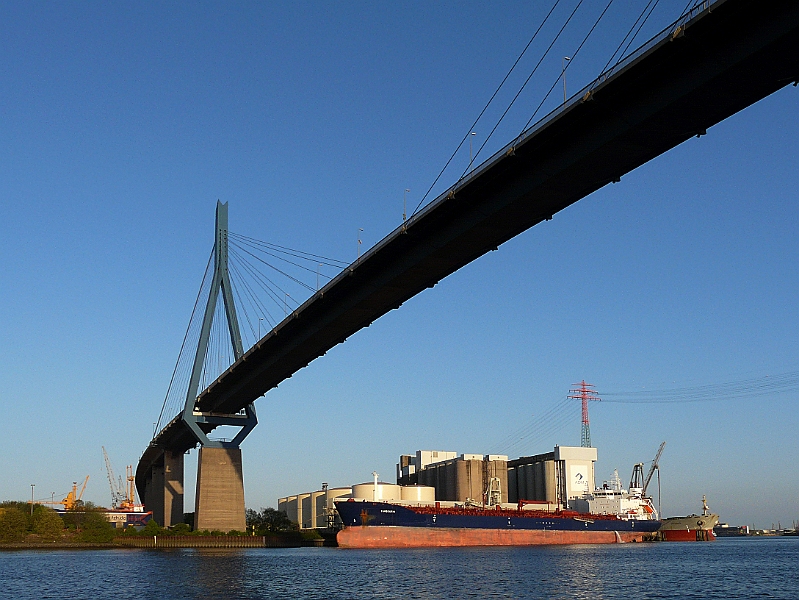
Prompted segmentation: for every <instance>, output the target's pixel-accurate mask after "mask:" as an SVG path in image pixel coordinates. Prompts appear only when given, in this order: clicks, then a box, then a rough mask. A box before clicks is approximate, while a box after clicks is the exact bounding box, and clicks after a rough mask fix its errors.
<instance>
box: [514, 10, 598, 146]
mask: <svg viewBox="0 0 799 600" xmlns="http://www.w3.org/2000/svg"><path fill="white" fill-rule="evenodd" d="M611 4H613V0H609V1H608V3H607V5H606V6H605V9H604V10H603V11H602V14H600V15H599V17H598V18H597V20H596V21H594V24H593V25H592V26H591V29H590V30H589V31H588V33H587V34H585V37H584V38H583V41H582V42H580V45H579V46H577V49H576V50H575V51H574V52H572V54H571V59H570V60H569V62H567V63H566V65H565V66H564V67H563V72H562V73H561V74H560V75H559V76H558V77H557V79H555V81H554V82H553V83H552V86H551V87H550V88H549V91H548V92H547V93H546V95H545V96H544V98H543V99H542V100H541V102H540V103H539V105H538V106H537V107H536V109H535V111H534V112H533V114H532V116H530V118H529V119H528V120H527V123H525V124H524V127H522V130H521V132H520V133H519V135H518V136H517V137H516V140H515V141H514V142H513V146H515V145H516V144H518V143H519V142H520V141H521V139H522V137H523V136H524V133H525V132H526V131H527V130H528V128H529V127H530V123H532V122H533V119H535V116H536V115H537V114H538V113H539V111H540V110H541V107H542V106H544V103H545V102H546V101H547V100H548V99H549V97H550V96H551V95H552V91H553V90H554V89H555V86H557V85H558V83H559V82H560V79H561V77H564V76H565V74H566V71H568V69H569V67H570V66H571V65H572V63H573V62H574V59H575V58H577V55H578V54H579V53H580V50H582V48H583V46H584V45H585V43H586V42H587V41H588V38H590V37H591V34H592V33H594V30H595V29H596V28H597V26H598V25H599V22H600V21H601V20H602V17H604V16H605V13H606V12H608V9H609V8H610V5H611ZM564 105H565V103H564Z"/></svg>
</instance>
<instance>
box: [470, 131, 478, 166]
mask: <svg viewBox="0 0 799 600" xmlns="http://www.w3.org/2000/svg"><path fill="white" fill-rule="evenodd" d="M476 135H477V134H476V133H475V132H474V131H472V132H471V133H470V134H469V171H471V170H472V160H473V159H472V138H473V137H474V136H476Z"/></svg>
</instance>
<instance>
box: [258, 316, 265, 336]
mask: <svg viewBox="0 0 799 600" xmlns="http://www.w3.org/2000/svg"><path fill="white" fill-rule="evenodd" d="M263 320H264V318H263V317H258V341H261V321H263Z"/></svg>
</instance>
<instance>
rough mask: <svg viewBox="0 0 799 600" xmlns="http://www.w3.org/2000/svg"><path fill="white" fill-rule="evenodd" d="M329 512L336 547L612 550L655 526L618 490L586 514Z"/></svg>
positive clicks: (345, 507)
mask: <svg viewBox="0 0 799 600" xmlns="http://www.w3.org/2000/svg"><path fill="white" fill-rule="evenodd" d="M489 498H490V495H489ZM335 505H336V509H337V510H338V513H339V516H340V517H341V520H342V523H343V525H344V528H343V529H342V530H341V531H339V532H338V535H337V542H338V545H339V546H340V547H342V548H413V547H444V546H529V545H542V544H613V543H624V542H641V541H644V540H645V539H650V538H651V537H652V535H653V534H654V533H655V532H656V531H657V530H658V529H659V527H660V521H659V520H658V517H657V512H656V511H655V509H654V507H653V506H652V504H651V501H650V500H649V499H648V498H644V497H643V496H642V495H640V494H635V493H633V494H630V493H628V492H627V491H625V490H622V489H621V487H620V486H619V487H605V488H602V489H598V490H595V492H594V494H592V495H591V497H590V498H589V499H588V506H589V512H578V511H575V510H569V509H565V508H562V507H560V506H557V505H551V504H547V503H542V502H530V501H526V500H522V501H520V502H518V503H517V504H508V503H496V504H493V505H491V504H489V505H485V506H475V505H470V504H469V503H457V502H443V501H441V502H433V503H417V502H403V501H370V500H363V499H355V498H350V499H348V500H337V501H335Z"/></svg>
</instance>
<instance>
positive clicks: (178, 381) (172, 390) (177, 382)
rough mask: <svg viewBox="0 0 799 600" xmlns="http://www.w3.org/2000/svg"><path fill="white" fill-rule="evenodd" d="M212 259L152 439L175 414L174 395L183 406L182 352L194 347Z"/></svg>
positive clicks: (209, 258)
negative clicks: (178, 397)
mask: <svg viewBox="0 0 799 600" xmlns="http://www.w3.org/2000/svg"><path fill="white" fill-rule="evenodd" d="M213 258H214V253H213V251H211V254H210V256H209V257H208V263H207V264H206V266H205V272H204V274H203V279H202V282H201V283H200V289H199V290H198V291H197V298H196V299H195V300H194V307H193V308H192V311H191V317H189V324H188V325H187V326H186V333H185V334H184V335H183V342H182V343H181V345H180V351H179V352H178V359H177V361H175V368H174V369H173V371H172V377H171V378H170V380H169V385H168V386H167V392H166V395H165V396H164V402H163V404H162V405H161V412H160V413H159V415H158V421H157V422H156V424H155V430H154V431H153V437H155V434H156V433H157V432H158V431H160V430H161V426H162V425H165V424H166V422H167V421H168V420H170V419H171V418H172V417H174V416H175V415H176V414H177V412H178V409H177V406H175V405H174V402H173V401H172V400H173V399H174V397H175V395H176V393H180V395H181V399H180V405H181V406H182V404H183V399H182V396H183V395H184V394H183V392H182V391H180V392H179V390H182V389H183V384H186V385H188V377H187V376H188V370H187V369H186V361H185V360H184V358H185V356H186V354H185V353H184V351H186V350H187V349H188V348H192V347H195V345H196V339H194V338H195V335H193V334H198V333H199V328H198V327H196V324H197V321H196V319H195V316H196V315H197V308H198V307H199V306H200V302H201V300H202V298H203V291H204V290H205V287H206V283H210V278H209V274H210V273H211V272H212V271H211V265H212V264H213V262H212V261H213ZM196 338H199V336H198V335H197V336H196ZM184 379H185V381H184ZM173 409H174V412H173Z"/></svg>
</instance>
